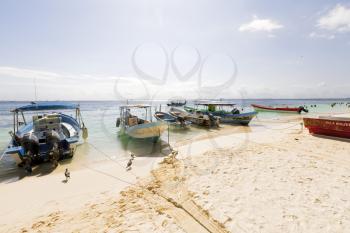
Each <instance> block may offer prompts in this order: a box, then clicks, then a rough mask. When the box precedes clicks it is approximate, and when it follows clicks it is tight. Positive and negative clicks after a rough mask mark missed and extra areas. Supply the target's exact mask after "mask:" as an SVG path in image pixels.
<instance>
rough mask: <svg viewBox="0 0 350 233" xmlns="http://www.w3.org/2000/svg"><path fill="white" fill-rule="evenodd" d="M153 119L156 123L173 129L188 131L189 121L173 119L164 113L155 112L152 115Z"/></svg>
mask: <svg viewBox="0 0 350 233" xmlns="http://www.w3.org/2000/svg"><path fill="white" fill-rule="evenodd" d="M154 117H155V118H156V119H157V120H158V121H163V122H165V123H167V124H168V125H169V126H171V127H173V128H175V129H188V128H189V127H190V126H191V122H190V121H186V120H185V119H184V118H182V117H180V116H176V117H175V116H173V115H171V114H169V113H166V112H156V113H155V114H154Z"/></svg>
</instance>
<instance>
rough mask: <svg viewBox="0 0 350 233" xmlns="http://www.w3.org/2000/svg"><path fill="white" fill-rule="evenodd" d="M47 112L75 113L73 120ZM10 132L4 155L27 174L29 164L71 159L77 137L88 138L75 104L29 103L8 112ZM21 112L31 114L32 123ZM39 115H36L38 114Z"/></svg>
mask: <svg viewBox="0 0 350 233" xmlns="http://www.w3.org/2000/svg"><path fill="white" fill-rule="evenodd" d="M51 110H55V111H56V110H75V117H72V116H69V115H66V114H64V113H57V112H49V113H48V112H47V111H51ZM11 112H12V113H13V119H14V122H13V131H11V132H10V135H11V142H10V144H9V146H8V148H7V149H6V151H5V153H6V154H10V155H12V157H13V158H14V159H15V160H16V161H17V163H18V165H19V166H24V168H25V170H26V171H28V172H31V171H32V165H33V164H37V163H39V162H45V161H51V162H52V164H53V166H54V167H56V166H57V165H58V160H61V159H64V158H71V157H73V155H74V151H75V148H76V146H77V145H78V144H79V143H81V138H84V139H86V138H87V137H88V131H87V128H86V127H85V124H84V122H83V119H82V117H81V113H80V108H79V105H75V104H71V103H63V102H40V103H34V102H33V103H31V104H30V105H26V106H22V107H19V108H16V109H14V110H12V111H11ZM25 112H31V113H32V115H33V116H32V121H31V122H27V119H26V118H25V116H24V113H25ZM38 112H40V113H38Z"/></svg>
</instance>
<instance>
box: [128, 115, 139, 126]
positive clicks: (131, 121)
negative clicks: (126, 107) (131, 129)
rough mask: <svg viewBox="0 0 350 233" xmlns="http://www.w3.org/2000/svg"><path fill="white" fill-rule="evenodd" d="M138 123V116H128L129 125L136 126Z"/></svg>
mask: <svg viewBox="0 0 350 233" xmlns="http://www.w3.org/2000/svg"><path fill="white" fill-rule="evenodd" d="M137 124H138V118H137V117H136V116H133V117H129V118H128V125H129V126H134V125H137Z"/></svg>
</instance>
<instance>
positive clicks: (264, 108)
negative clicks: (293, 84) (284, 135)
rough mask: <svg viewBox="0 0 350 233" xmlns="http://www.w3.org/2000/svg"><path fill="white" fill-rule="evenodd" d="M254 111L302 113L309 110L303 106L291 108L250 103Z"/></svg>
mask: <svg viewBox="0 0 350 233" xmlns="http://www.w3.org/2000/svg"><path fill="white" fill-rule="evenodd" d="M252 106H253V107H254V109H255V111H257V112H279V113H298V114H300V113H302V112H309V110H307V109H306V108H304V107H303V106H300V107H297V108H293V107H292V108H291V107H269V106H263V105H258V104H252Z"/></svg>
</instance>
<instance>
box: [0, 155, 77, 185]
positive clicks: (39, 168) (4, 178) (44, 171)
mask: <svg viewBox="0 0 350 233" xmlns="http://www.w3.org/2000/svg"><path fill="white" fill-rule="evenodd" d="M71 162H72V159H64V160H61V161H59V162H58V163H59V165H58V167H60V166H64V165H67V164H70V163H71ZM56 169H57V168H54V167H53V166H52V164H51V163H49V162H44V163H40V164H37V165H35V166H33V171H32V173H28V172H26V171H25V170H24V169H23V168H21V167H18V166H17V165H13V167H12V168H10V169H9V170H7V171H5V172H4V173H2V174H0V184H9V183H13V182H17V181H20V180H22V179H23V178H25V177H41V176H46V175H50V174H51V173H52V172H54V171H55V170H56Z"/></svg>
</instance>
